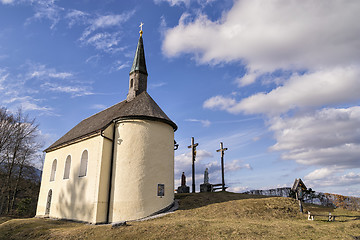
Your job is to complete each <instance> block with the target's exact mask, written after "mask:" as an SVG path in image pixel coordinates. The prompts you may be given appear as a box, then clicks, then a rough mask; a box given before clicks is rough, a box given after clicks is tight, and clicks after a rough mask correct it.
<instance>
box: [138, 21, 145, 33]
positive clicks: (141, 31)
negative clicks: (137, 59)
mask: <svg viewBox="0 0 360 240" xmlns="http://www.w3.org/2000/svg"><path fill="white" fill-rule="evenodd" d="M143 25H144V23H143V22H140V25H139V28H140V32H139V33H140V36H142V34H143V30H142V26H143Z"/></svg>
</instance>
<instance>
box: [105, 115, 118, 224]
mask: <svg viewBox="0 0 360 240" xmlns="http://www.w3.org/2000/svg"><path fill="white" fill-rule="evenodd" d="M113 123H114V128H113V137H112V148H111V159H110V174H109V191H108V206H107V212H106V223H109V217H110V200H111V187H112V175H113V165H114V151H115V144H116V141H115V134H116V132H115V130H116V121H113Z"/></svg>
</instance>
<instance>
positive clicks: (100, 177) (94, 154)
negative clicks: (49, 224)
mask: <svg viewBox="0 0 360 240" xmlns="http://www.w3.org/2000/svg"><path fill="white" fill-rule="evenodd" d="M84 150H87V151H88V166H87V174H86V176H84V177H79V169H80V161H81V155H82V153H83V151H84ZM110 151H111V141H109V140H107V139H105V138H103V137H101V136H99V135H98V136H95V137H92V138H89V139H86V140H83V141H81V142H78V143H75V144H72V145H69V146H66V147H62V148H60V149H57V150H55V151H51V152H48V153H46V156H45V161H44V167H43V174H42V181H41V187H40V193H39V199H38V206H37V212H36V215H37V216H44V215H45V211H46V202H47V197H48V192H49V190H50V189H52V200H51V207H50V213H49V217H51V218H65V219H72V220H78V221H85V222H90V223H99V222H105V221H106V207H107V192H106V193H104V191H103V190H101V191H100V190H99V189H108V182H109V174H108V173H109V162H110ZM68 155H70V156H71V167H70V177H69V179H63V176H64V170H65V160H66V158H67V156H68ZM54 159H57V168H56V174H55V180H54V181H50V174H51V167H52V163H53V161H54ZM106 168H108V169H106ZM104 209H105V210H104ZM104 212H105V213H104Z"/></svg>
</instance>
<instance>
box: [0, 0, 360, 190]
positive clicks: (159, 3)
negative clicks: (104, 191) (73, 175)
mask: <svg viewBox="0 0 360 240" xmlns="http://www.w3.org/2000/svg"><path fill="white" fill-rule="evenodd" d="M359 12H360V2H359V1H357V0H353V1H351V0H345V1H332V0H317V1H310V0H301V1H300V0H299V1H293V0H268V1H265V0H263V1H259V0H248V1H245V0H234V1H232V0H222V1H220V0H153V1H151V0H142V1H141V0H135V1H115V0H104V1H95V0H80V1H61V0H58V1H55V0H0V105H1V106H2V107H6V108H8V109H9V110H16V109H17V108H18V107H22V109H23V110H24V111H25V112H26V113H28V114H29V115H30V116H32V117H36V118H37V120H38V122H39V123H40V130H41V134H42V139H43V141H44V144H45V145H44V148H45V147H47V146H49V145H50V144H51V143H52V142H54V141H55V140H57V139H58V138H59V137H61V136H62V135H63V134H65V133H66V132H67V131H68V130H70V129H71V128H72V127H73V126H74V125H76V124H77V123H78V122H80V121H81V120H82V119H84V118H86V117H89V116H91V115H92V114H95V113H96V112H98V111H101V110H103V109H105V108H106V107H110V106H112V105H114V104H116V103H117V102H120V101H122V100H124V99H125V98H126V94H127V89H128V73H129V71H130V66H131V63H132V60H133V56H134V53H135V49H136V44H137V40H138V37H139V33H138V32H139V27H138V26H139V24H140V22H144V27H143V30H144V35H143V38H144V45H145V53H146V61H147V69H148V72H149V78H148V92H149V93H150V95H151V96H152V97H153V98H154V99H155V101H156V102H157V103H158V104H159V105H160V107H161V108H162V109H163V110H164V111H165V112H166V113H167V115H168V116H169V117H170V118H171V119H172V120H173V121H174V122H176V123H177V125H178V126H179V129H178V131H177V132H176V133H175V138H176V141H177V142H178V143H179V144H180V147H179V149H178V150H177V151H176V153H175V154H176V157H175V165H176V168H175V177H176V179H175V184H176V185H178V184H179V180H180V175H181V172H183V171H184V172H185V173H186V175H187V181H188V184H189V185H191V154H190V151H189V149H188V148H187V146H188V145H189V144H190V139H191V137H195V141H196V142H198V143H199V147H198V151H197V161H196V173H197V174H196V181H197V185H198V184H200V183H201V182H202V181H203V172H204V170H205V168H209V176H210V182H211V183H220V182H221V176H220V154H219V153H217V152H216V149H218V148H219V143H220V141H222V142H224V146H225V147H227V148H229V150H228V151H226V153H225V165H226V166H225V172H226V176H225V178H226V183H227V185H228V186H229V190H230V191H236V192H241V191H245V190H249V189H267V188H274V187H284V186H291V184H292V183H293V181H294V179H295V178H299V177H300V178H302V179H303V180H304V182H305V184H306V185H307V186H308V187H312V188H313V189H314V190H316V191H323V192H332V193H339V194H345V195H352V196H360V188H359V187H360V107H359V104H360V24H359V22H360V15H359ZM198 189H199V187H197V190H198Z"/></svg>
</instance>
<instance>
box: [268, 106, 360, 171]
mask: <svg viewBox="0 0 360 240" xmlns="http://www.w3.org/2000/svg"><path fill="white" fill-rule="evenodd" d="M269 123H270V130H272V131H274V134H275V138H276V141H277V143H276V144H275V145H273V146H272V147H271V149H272V150H278V151H285V153H283V155H282V158H284V159H292V160H295V161H297V162H298V163H301V164H305V165H318V166H331V165H336V166H338V167H342V168H349V167H350V168H351V167H360V107H359V106H355V107H349V108H339V109H336V108H328V109H322V110H319V111H316V112H315V113H307V114H304V115H297V116H293V117H288V118H281V117H277V118H273V119H271V120H270V122H269Z"/></svg>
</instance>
